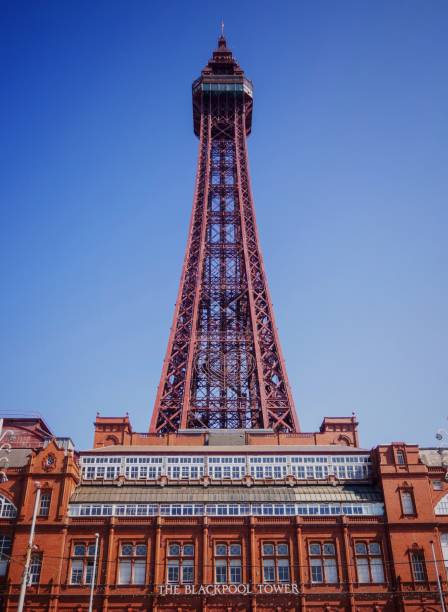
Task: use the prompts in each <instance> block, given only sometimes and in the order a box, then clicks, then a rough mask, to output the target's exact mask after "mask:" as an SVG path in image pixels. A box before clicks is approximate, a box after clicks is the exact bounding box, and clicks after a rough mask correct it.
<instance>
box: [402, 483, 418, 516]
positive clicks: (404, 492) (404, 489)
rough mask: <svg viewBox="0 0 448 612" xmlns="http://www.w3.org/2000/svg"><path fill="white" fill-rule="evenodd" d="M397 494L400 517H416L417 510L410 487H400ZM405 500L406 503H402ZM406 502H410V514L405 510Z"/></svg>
mask: <svg viewBox="0 0 448 612" xmlns="http://www.w3.org/2000/svg"><path fill="white" fill-rule="evenodd" d="M399 494H400V504H401V515H402V516H406V517H415V516H417V508H416V505H415V496H414V491H413V489H412V488H410V487H400V490H399ZM405 496H406V497H405ZM408 496H409V497H408ZM405 499H406V500H407V501H406V502H405V501H404V500H405ZM408 502H410V504H411V506H412V510H411V511H410V512H408V511H407V509H406V504H407V503H408Z"/></svg>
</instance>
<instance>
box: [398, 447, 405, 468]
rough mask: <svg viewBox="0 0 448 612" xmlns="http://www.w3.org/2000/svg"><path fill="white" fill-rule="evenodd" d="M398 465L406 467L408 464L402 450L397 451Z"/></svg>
mask: <svg viewBox="0 0 448 612" xmlns="http://www.w3.org/2000/svg"><path fill="white" fill-rule="evenodd" d="M397 464H398V465H405V464H406V460H405V456H404V451H402V450H397Z"/></svg>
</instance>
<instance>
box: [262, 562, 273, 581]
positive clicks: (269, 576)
mask: <svg viewBox="0 0 448 612" xmlns="http://www.w3.org/2000/svg"><path fill="white" fill-rule="evenodd" d="M263 580H264V582H275V562H274V559H263Z"/></svg>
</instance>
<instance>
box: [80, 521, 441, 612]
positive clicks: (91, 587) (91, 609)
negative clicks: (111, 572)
mask: <svg viewBox="0 0 448 612" xmlns="http://www.w3.org/2000/svg"><path fill="white" fill-rule="evenodd" d="M99 539H100V534H99V533H96V534H95V555H94V557H93V573H92V580H91V582H90V600H89V612H93V595H94V591H95V577H96V561H97V558H98V542H99ZM444 612H445V611H444Z"/></svg>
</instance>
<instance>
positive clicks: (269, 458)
mask: <svg viewBox="0 0 448 612" xmlns="http://www.w3.org/2000/svg"><path fill="white" fill-rule="evenodd" d="M41 425H42V424H41V423H39V422H37V421H36V422H34V423H32V422H31V421H28V422H27V423H26V424H23V423H15V422H14V420H10V421H9V422H8V421H5V423H4V428H3V433H2V442H3V446H4V450H3V453H4V456H7V458H8V462H6V461H3V464H4V465H5V469H4V472H5V475H6V478H7V480H5V481H4V482H3V483H2V485H1V497H0V545H1V554H2V556H1V558H0V575H1V577H0V580H1V581H2V588H1V593H2V595H1V597H2V606H3V608H2V609H4V610H8V611H12V610H15V609H17V601H18V594H19V588H20V582H21V578H22V574H23V562H24V553H25V550H26V546H27V541H28V536H29V532H30V526H31V520H32V514H33V508H34V500H35V496H36V486H39V487H40V490H41V497H40V503H39V508H38V515H37V528H36V536H35V540H34V547H33V552H32V562H31V569H30V574H29V580H28V583H29V584H28V587H27V598H26V607H25V609H26V610H29V611H34V612H43V611H50V610H67V611H68V610H79V611H80V610H87V609H88V603H89V594H90V582H91V578H92V575H93V569H94V547H95V534H99V547H98V560H97V568H96V581H95V589H94V599H93V604H94V605H93V609H94V610H97V611H100V610H116V611H126V612H128V611H130V610H158V611H164V612H173V611H175V612H178V611H179V610H182V611H184V610H188V611H193V610H206V611H208V612H218V611H219V612H228V611H230V610H232V611H233V610H247V611H248V610H258V611H263V612H267V611H269V612H271V611H279V610H288V611H293V610H294V611H297V610H303V611H305V610H327V611H336V610H337V611H342V610H344V611H345V610H347V611H349V610H350V611H363V612H367V611H369V612H373V611H380V610H381V611H383V610H415V611H421V610H428V611H429V610H441V609H442V608H441V603H440V599H439V591H438V587H437V576H440V580H441V586H442V589H443V590H444V592H445V591H446V584H447V582H446V581H447V567H448V486H447V483H446V460H448V451H441V450H440V449H419V448H418V447H416V446H415V445H406V444H404V443H393V444H390V445H387V446H378V447H376V448H374V449H373V450H365V449H362V448H360V447H359V446H358V442H357V423H356V422H355V419H354V418H353V417H352V418H347V419H344V418H341V419H336V418H331V419H328V418H327V419H325V420H324V422H323V424H322V427H321V428H320V430H319V432H316V433H313V434H309V433H296V434H286V433H277V434H274V433H273V432H263V431H259V432H253V431H245V432H243V431H237V432H228V431H226V432H223V431H219V430H217V431H215V432H188V433H177V434H170V435H165V436H157V435H156V434H139V433H136V432H133V430H132V427H131V424H130V422H129V418H128V417H124V418H106V417H100V416H98V417H97V420H96V423H95V439H94V445H93V448H92V449H91V450H88V451H82V452H76V451H75V449H74V448H73V445H72V443H71V441H70V440H67V439H60V438H57V437H55V436H53V435H52V434H51V432H50V431H49V430H48V428H46V427H44V428H42V426H41ZM39 428H40V431H38V430H39ZM42 429H44V432H43V433H42ZM12 436H15V437H14V438H12ZM9 440H11V441H10V442H9ZM9 444H11V448H10V449H9V448H8V446H7V445H9ZM30 444H32V446H30ZM8 451H9V452H8ZM432 547H434V552H435V558H436V563H434V558H433V554H432Z"/></svg>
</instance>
